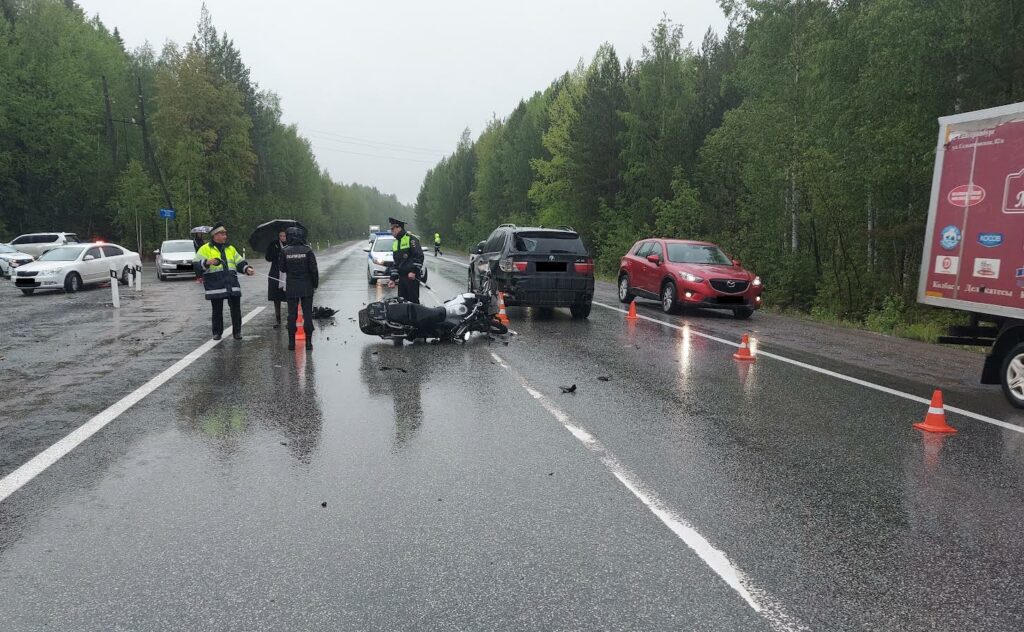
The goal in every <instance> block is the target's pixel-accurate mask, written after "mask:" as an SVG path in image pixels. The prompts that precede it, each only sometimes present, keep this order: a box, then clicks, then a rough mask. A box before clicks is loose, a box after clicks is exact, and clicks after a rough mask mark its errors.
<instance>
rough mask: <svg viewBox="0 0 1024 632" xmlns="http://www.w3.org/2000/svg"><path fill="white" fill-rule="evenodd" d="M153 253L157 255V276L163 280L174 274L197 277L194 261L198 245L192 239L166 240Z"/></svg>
mask: <svg viewBox="0 0 1024 632" xmlns="http://www.w3.org/2000/svg"><path fill="white" fill-rule="evenodd" d="M153 254H155V255H156V278H158V279H160V280H161V281H166V280H167V278H168V277H173V276H184V277H190V278H194V277H195V275H196V271H195V268H193V267H192V261H193V259H195V256H196V246H195V244H194V243H192V240H191V239H171V240H169V241H165V242H163V243H162V244H160V249H159V250H154V251H153Z"/></svg>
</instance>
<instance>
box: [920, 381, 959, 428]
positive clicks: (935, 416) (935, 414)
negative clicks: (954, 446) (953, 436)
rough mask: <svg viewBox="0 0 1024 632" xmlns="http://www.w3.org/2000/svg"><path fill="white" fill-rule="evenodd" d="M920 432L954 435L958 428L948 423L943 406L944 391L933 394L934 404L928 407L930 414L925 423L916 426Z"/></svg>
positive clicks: (926, 416) (925, 418)
mask: <svg viewBox="0 0 1024 632" xmlns="http://www.w3.org/2000/svg"><path fill="white" fill-rule="evenodd" d="M914 427H915V428H917V429H918V430H924V431H925V432H945V433H954V432H956V428H954V427H953V426H950V425H949V424H947V423H946V409H945V408H944V407H943V406H942V391H940V390H938V389H935V392H934V393H932V404H931V406H929V407H928V414H927V415H925V417H924V421H922V422H921V423H918V424H914Z"/></svg>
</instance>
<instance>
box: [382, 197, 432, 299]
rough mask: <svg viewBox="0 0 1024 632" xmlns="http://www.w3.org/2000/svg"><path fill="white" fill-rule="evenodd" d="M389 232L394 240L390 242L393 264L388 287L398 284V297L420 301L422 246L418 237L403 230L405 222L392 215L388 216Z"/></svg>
mask: <svg viewBox="0 0 1024 632" xmlns="http://www.w3.org/2000/svg"><path fill="white" fill-rule="evenodd" d="M388 223H390V224H391V234H392V235H394V237H395V241H394V242H393V243H392V244H391V251H392V253H393V255H394V264H393V265H392V266H391V269H390V272H391V274H390V277H391V280H390V281H389V282H388V287H395V286H396V285H397V286H398V297H399V298H404V299H405V300H407V301H409V302H410V303H419V302H420V276H422V274H423V247H422V246H421V245H420V238H419V237H417V236H416V235H411V234H409V233H407V232H405V222H403V221H402V220H400V219H395V218H394V217H389V218H388Z"/></svg>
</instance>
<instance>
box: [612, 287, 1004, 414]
mask: <svg viewBox="0 0 1024 632" xmlns="http://www.w3.org/2000/svg"><path fill="white" fill-rule="evenodd" d="M594 305H597V306H599V307H603V308H605V309H610V310H612V311H615V312H621V313H623V314H626V313H628V312H627V311H626V310H624V309H620V308H618V307H615V306H614V305H607V304H605V303H599V302H598V301H594ZM637 316H638V317H639V318H641V319H643V320H647V321H650V322H652V323H657V324H659V325H661V326H663V327H670V328H672V329H678V330H679V331H683V327H680V326H679V325H674V324H672V323H667V322H665V321H663V320H659V319H657V318H651V317H650V316H644V315H642V314H638V315H637ZM690 333H691V334H692V335H694V336H699V337H701V338H706V339H708V340H714V341H715V342H720V343H722V344H724V345H729V346H730V347H739V346H740V343H737V342H733V341H731V340H725V339H724V338H718V337H716V336H712V335H709V334H705V333H701V332H699V331H696V330H695V329H693V327H690ZM757 357H758V358H761V357H765V358H771V359H772V360H778V361H779V362H785V363H787V364H792V365H793V366H797V367H800V368H802V369H807V370H808V371H814V372H816V373H820V374H822V375H827V376H829V377H833V378H836V379H837V380H843V381H845V382H850V383H851V384H856V385H858V386H863V387H865V388H870V389H874V390H876V391H880V392H882V393H886V394H888V395H895V396H896V397H902V398H903V399H907V400H910V401H912V402H917V403H919V404H930V403H931V400H930V399H927V398H924V397H918V396H917V395H911V394H910V393H905V392H903V391H899V390H896V389H894V388H889V387H888V386H882V385H881V384H875V383H874V382H868V381H867V380H862V379H860V378H856V377H853V376H850V375H845V374H843V373H838V372H836V371H832V370H829V369H825V368H822V367H820V366H815V365H813V364H807V363H806V362H801V361H799V360H794V359H792V358H787V357H786V356H781V355H778V354H776V353H770V352H768V351H761V350H760V349H759V350H758V352H757ZM945 408H946V411H948V412H953V413H956V414H958V415H962V416H964V417H968V418H970V419H974V420H976V421H982V422H985V423H987V424H992V425H993V426H999V427H1000V428H1005V429H1007V430H1012V431H1014V432H1019V433H1021V434H1024V427H1022V426H1017V425H1015V424H1011V423H1008V422H1005V421H1002V420H1000V419H995V418H993V417H989V416H987V415H982V414H980V413H975V412H971V411H969V410H964V409H963V408H957V407H956V406H946V407H945Z"/></svg>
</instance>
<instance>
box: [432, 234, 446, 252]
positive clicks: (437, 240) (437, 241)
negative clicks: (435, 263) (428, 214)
mask: <svg viewBox="0 0 1024 632" xmlns="http://www.w3.org/2000/svg"><path fill="white" fill-rule="evenodd" d="M439 254H441V255H443V254H444V253H443V252H441V233H434V256H435V257H436V256H437V255H439Z"/></svg>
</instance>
